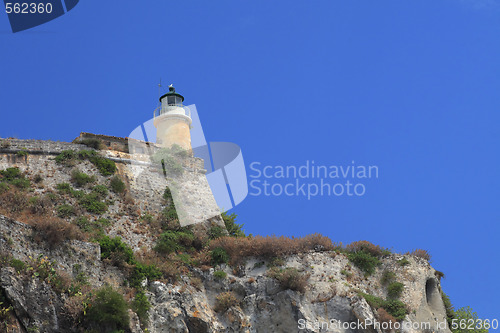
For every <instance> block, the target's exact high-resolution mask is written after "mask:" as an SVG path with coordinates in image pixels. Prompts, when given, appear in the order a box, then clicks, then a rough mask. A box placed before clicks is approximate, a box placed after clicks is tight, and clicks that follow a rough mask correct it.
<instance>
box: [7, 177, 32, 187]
mask: <svg viewBox="0 0 500 333" xmlns="http://www.w3.org/2000/svg"><path fill="white" fill-rule="evenodd" d="M10 183H11V184H12V185H14V186H15V187H17V188H19V189H27V188H28V187H30V185H31V183H30V181H29V179H27V178H19V179H14V180H12V181H11V182H10Z"/></svg>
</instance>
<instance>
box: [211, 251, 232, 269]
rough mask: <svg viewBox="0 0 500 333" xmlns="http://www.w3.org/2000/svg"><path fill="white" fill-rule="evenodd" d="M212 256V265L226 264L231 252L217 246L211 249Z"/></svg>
mask: <svg viewBox="0 0 500 333" xmlns="http://www.w3.org/2000/svg"><path fill="white" fill-rule="evenodd" d="M210 256H211V258H212V265H220V264H226V263H228V262H229V259H230V258H229V254H227V252H226V250H224V249H223V248H221V247H217V248H215V249H213V250H212V251H210Z"/></svg>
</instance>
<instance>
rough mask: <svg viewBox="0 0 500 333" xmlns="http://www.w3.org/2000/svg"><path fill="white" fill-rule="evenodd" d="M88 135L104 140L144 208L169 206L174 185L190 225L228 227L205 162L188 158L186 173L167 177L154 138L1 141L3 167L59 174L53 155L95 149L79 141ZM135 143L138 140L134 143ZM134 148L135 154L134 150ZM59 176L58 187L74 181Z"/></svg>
mask: <svg viewBox="0 0 500 333" xmlns="http://www.w3.org/2000/svg"><path fill="white" fill-rule="evenodd" d="M82 139H97V140H99V141H100V142H101V143H102V145H103V146H102V147H101V148H102V149H101V150H99V151H100V153H101V154H103V156H104V157H106V158H109V159H110V160H113V161H114V162H115V163H117V169H118V174H119V175H120V176H121V177H122V179H123V180H124V181H125V182H126V183H127V185H128V187H129V190H130V194H131V196H132V197H133V199H134V200H135V203H136V205H137V206H138V207H139V208H140V210H141V211H144V212H153V213H154V212H157V211H158V210H159V209H160V208H161V206H162V204H163V200H162V197H163V192H164V191H165V188H166V187H167V186H168V187H169V188H171V190H172V194H173V196H174V203H175V205H176V209H177V210H178V214H183V216H187V217H188V218H187V219H185V221H188V220H189V223H184V225H188V224H207V223H208V224H210V223H216V224H219V225H223V220H222V218H221V216H220V209H219V207H218V206H217V203H216V202H215V199H214V197H213V194H212V191H211V189H210V185H209V184H208V181H207V178H206V170H205V169H204V162H203V160H202V159H200V158H196V157H186V158H183V159H182V167H183V172H182V174H180V175H175V176H174V175H167V177H165V175H164V174H163V170H162V169H161V168H159V166H156V165H153V164H152V163H151V161H150V155H149V154H148V152H149V153H150V152H151V151H154V150H155V149H159V147H157V146H156V145H154V144H152V143H149V142H142V141H138V140H129V139H128V138H118V137H111V136H106V135H95V134H90V133H82V134H81V135H80V136H79V137H78V138H77V139H75V141H74V142H73V143H69V142H59V141H50V140H21V139H0V169H4V168H7V167H10V166H19V167H20V169H21V170H22V171H23V172H24V171H27V170H36V172H41V173H42V174H45V176H46V177H47V178H49V179H50V178H53V175H51V172H53V173H56V170H55V169H54V168H53V166H52V164H53V163H51V160H52V159H53V157H55V156H56V155H58V154H60V153H61V152H62V151H64V150H75V151H79V150H94V149H92V148H90V147H88V146H86V145H83V144H79V143H77V142H78V141H80V140H82ZM129 142H131V143H132V144H131V145H130V147H129ZM129 149H130V150H132V151H134V152H135V153H129V152H128V151H129ZM18 152H26V153H27V154H18ZM37 155H38V157H37ZM42 156H43V157H42ZM35 164H36V165H35ZM44 169H46V170H44ZM55 177H56V179H55V180H54V184H53V185H54V186H55V184H56V183H57V182H56V180H57V181H60V182H62V181H66V182H67V181H68V179H59V178H60V177H58V176H55ZM181 224H182V223H181Z"/></svg>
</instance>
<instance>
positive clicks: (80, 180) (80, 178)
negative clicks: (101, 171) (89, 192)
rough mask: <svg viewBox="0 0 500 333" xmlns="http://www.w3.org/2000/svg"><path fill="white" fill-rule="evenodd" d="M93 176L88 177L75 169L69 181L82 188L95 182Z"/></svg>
mask: <svg viewBox="0 0 500 333" xmlns="http://www.w3.org/2000/svg"><path fill="white" fill-rule="evenodd" d="M95 180H96V179H95V176H89V175H87V174H86V173H84V172H80V171H78V170H77V169H74V170H73V171H72V172H71V181H72V182H73V183H75V185H76V186H78V187H82V186H85V185H87V184H89V183H93V182H95Z"/></svg>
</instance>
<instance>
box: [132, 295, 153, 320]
mask: <svg viewBox="0 0 500 333" xmlns="http://www.w3.org/2000/svg"><path fill="white" fill-rule="evenodd" d="M150 308H151V303H149V300H148V298H147V297H146V294H145V293H144V291H142V290H139V291H138V292H137V294H135V297H134V300H133V301H132V310H134V312H135V313H137V316H138V317H139V320H140V321H141V323H143V324H147V323H148V311H149V309H150Z"/></svg>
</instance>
